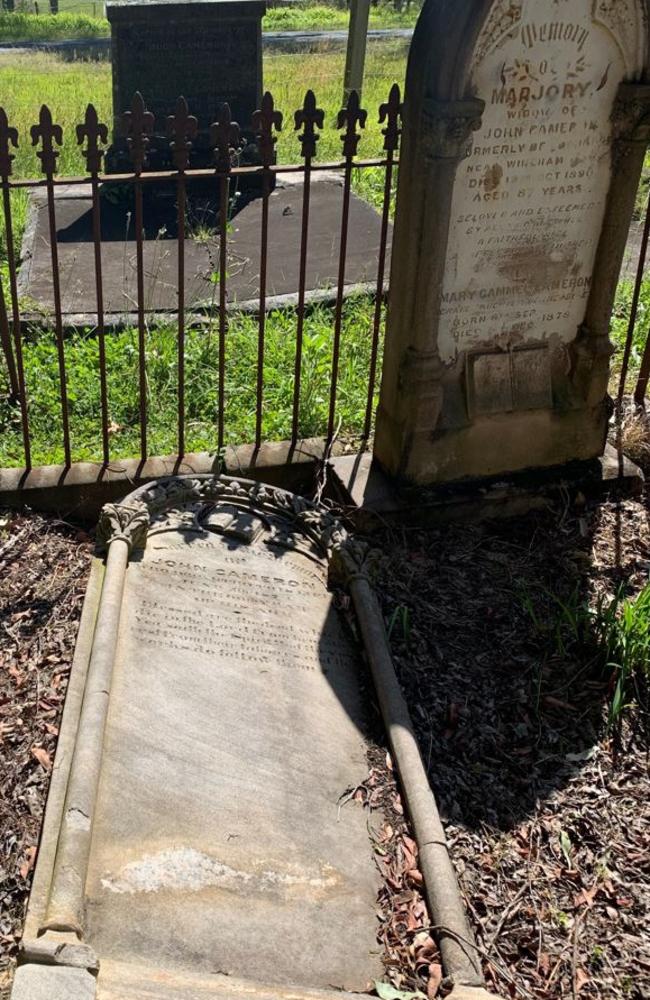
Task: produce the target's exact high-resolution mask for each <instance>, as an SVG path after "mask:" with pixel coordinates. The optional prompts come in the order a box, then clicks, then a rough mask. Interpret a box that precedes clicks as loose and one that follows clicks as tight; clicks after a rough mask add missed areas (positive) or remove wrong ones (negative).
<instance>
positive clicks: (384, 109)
mask: <svg viewBox="0 0 650 1000" xmlns="http://www.w3.org/2000/svg"><path fill="white" fill-rule="evenodd" d="M401 115H402V104H401V100H400V90H399V86H398V85H397V84H396V83H395V84H393V86H392V87H391V91H390V94H389V96H388V101H387V103H386V104H382V105H381V107H380V108H379V123H380V125H381V124H383V123H384V122H386V127H385V128H384V129H382V134H383V136H384V151H385V153H386V167H385V174H384V200H383V203H382V213H381V234H380V237H379V260H378V265H377V292H376V298H375V314H374V317H373V328H372V345H371V349H370V371H369V375H368V398H367V402H366V416H365V420H364V424H363V440H364V441H367V440H368V438H369V437H370V428H371V426H372V407H373V399H374V395H375V380H376V378H377V353H378V350H379V331H380V328H381V314H382V309H383V302H384V274H385V271H386V245H387V242H388V222H389V218H390V200H391V195H392V190H393V164H394V160H395V153H396V152H397V150H398V148H399V139H400V135H401V129H400V119H401Z"/></svg>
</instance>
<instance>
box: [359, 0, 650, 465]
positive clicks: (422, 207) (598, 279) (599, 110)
mask: <svg viewBox="0 0 650 1000" xmlns="http://www.w3.org/2000/svg"><path fill="white" fill-rule="evenodd" d="M648 47H649V46H648V15H647V9H646V3H645V0H616V2H610V0H572V2H568V0H565V2H563V3H561V4H559V5H558V4H557V2H554V0H496V2H495V0H489V2H488V0H480V2H476V0H459V2H458V3H456V4H454V5H450V4H448V3H446V2H444V0H427V2H426V4H425V6H424V8H423V11H422V14H421V16H420V19H419V22H418V25H417V27H416V30H415V35H414V39H413V43H412V47H411V53H410V57H409V67H408V73H407V82H406V92H405V128H404V138H403V146H402V152H401V156H400V177H399V186H398V196H397V211H396V220H395V237H394V245H395V251H394V253H393V258H392V261H393V263H392V271H391V281H390V288H391V308H390V311H389V317H388V327H387V334H386V346H385V357H384V367H383V384H382V389H381V396H380V406H379V413H378V420H377V433H376V443H375V457H376V459H377V460H378V463H379V465H380V466H381V467H383V468H384V469H385V470H386V471H388V472H389V473H391V474H392V475H394V476H398V477H399V478H401V479H403V480H406V481H407V482H410V483H415V484H420V485H426V484H432V483H444V482H454V481H457V480H460V479H463V478H466V477H488V476H500V475H503V474H506V473H516V472H518V471H521V470H524V469H527V468H532V467H547V468H548V467H553V466H560V465H563V464H564V463H568V462H570V461H572V460H578V461H586V460H590V459H594V458H596V457H597V456H600V455H601V454H602V453H603V449H604V446H605V441H606V434H607V427H608V419H609V415H610V412H611V403H610V400H609V398H608V396H607V386H608V375H609V359H610V356H611V353H612V348H611V344H610V341H609V325H610V319H611V313H612V307H613V302H614V297H615V293H616V286H617V280H618V274H619V270H620V266H621V263H622V259H623V254H624V247H625V242H626V237H627V233H628V229H629V224H630V221H631V218H632V214H633V210H634V204H635V196H636V192H637V186H638V181H639V177H640V174H641V169H642V165H643V160H644V156H645V151H646V148H647V141H648V136H649V134H650V86H648V85H647V79H648V77H647V70H648Z"/></svg>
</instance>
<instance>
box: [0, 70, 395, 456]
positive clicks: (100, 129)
mask: <svg viewBox="0 0 650 1000" xmlns="http://www.w3.org/2000/svg"><path fill="white" fill-rule="evenodd" d="M190 110H191V109H189V108H188V106H187V103H186V101H185V99H184V98H182V97H180V98H179V99H178V101H177V104H176V108H175V113H174V114H173V115H171V116H170V117H169V118H168V119H167V137H166V141H167V142H168V147H169V151H170V157H171V161H170V163H171V169H169V170H167V171H165V170H162V171H161V170H156V171H151V170H148V163H147V154H148V150H149V146H150V143H151V142H152V140H153V137H154V116H153V115H152V114H151V113H150V112H149V111H148V110H147V108H146V107H145V103H144V100H143V98H142V96H141V95H140V94H136V95H135V97H134V99H133V103H132V107H131V109H130V111H128V112H126V113H125V114H124V115H123V128H124V138H125V140H126V148H127V150H128V157H129V160H130V165H131V170H130V172H128V173H109V174H107V173H105V172H103V170H104V166H105V163H104V159H105V155H106V151H107V148H108V143H109V130H108V127H107V126H106V125H105V124H103V123H102V122H100V121H99V119H98V116H97V113H96V111H95V108H94V107H93V105H89V106H88V108H87V110H86V115H85V120H84V121H83V122H82V123H80V124H79V125H78V126H77V127H76V134H75V137H74V138H75V139H76V142H77V143H78V144H79V146H80V147H81V148H82V153H83V156H84V158H85V162H86V166H87V174H86V176H82V177H60V176H58V175H57V160H58V157H59V150H60V147H61V146H62V144H63V140H64V135H63V131H62V129H61V127H60V125H58V124H57V123H56V122H55V121H54V120H53V118H52V114H51V112H50V110H49V109H48V107H47V106H43V107H42V108H41V112H40V116H39V120H38V123H37V124H35V125H34V126H32V128H31V131H30V136H29V139H30V140H31V143H32V144H33V146H35V147H36V148H37V156H38V158H39V160H40V163H41V166H42V172H43V177H42V178H32V179H21V178H15V177H14V176H13V170H12V165H13V161H14V159H15V153H14V151H15V150H16V149H17V148H18V144H19V142H24V141H26V139H27V137H26V136H19V134H18V131H17V130H16V129H15V128H14V127H12V125H11V122H10V121H9V120H8V118H7V115H6V113H5V111H4V110H3V109H1V108H0V185H1V187H2V211H3V216H4V227H5V240H6V255H7V260H6V264H7V270H8V282H7V291H8V298H9V300H10V301H9V302H7V294H6V293H5V290H4V289H3V288H2V285H1V284H0V341H1V346H2V350H3V353H4V357H5V361H6V366H7V373H8V379H9V382H10V386H11V392H12V394H13V396H14V399H15V401H16V403H17V405H18V406H19V407H20V415H21V424H22V440H23V449H24V460H25V466H26V467H27V468H28V469H29V468H31V466H32V458H31V452H32V442H31V437H30V404H29V399H28V396H27V392H26V385H25V372H24V366H23V352H22V340H21V329H22V327H23V322H22V318H21V303H20V300H19V290H18V282H17V264H18V262H17V249H16V247H15V242H14V226H13V221H12V203H11V192H12V191H15V190H18V189H32V190H33V189H36V188H40V189H41V190H42V189H45V192H46V198H47V218H48V225H49V244H50V253H51V276H52V293H53V322H52V325H53V334H54V337H55V340H56V348H57V359H58V385H59V395H60V412H61V428H62V438H63V440H62V450H63V454H64V456H65V464H66V465H67V466H69V465H71V463H72V461H73V458H74V454H73V441H71V434H70V419H69V414H70V407H69V386H68V376H67V373H66V351H65V329H64V325H65V324H64V316H63V313H62V304H61V284H60V269H59V259H58V248H57V220H56V200H55V193H56V189H57V186H59V185H66V186H68V187H69V186H74V185H88V184H90V189H91V192H92V234H93V236H92V244H93V253H94V280H95V287H96V336H97V339H98V369H99V370H98V372H97V377H98V379H99V389H100V392H99V396H100V414H99V426H100V428H101V453H102V456H103V461H104V463H108V462H110V460H111V448H110V434H109V426H110V423H109V422H110V417H109V394H110V371H108V369H107V361H106V338H107V336H110V329H109V328H108V324H107V321H106V315H105V309H104V284H103V272H102V250H103V247H102V228H101V223H102V211H103V208H104V206H103V204H102V200H101V198H100V189H102V188H103V187H105V186H108V185H116V184H120V185H129V186H130V188H131V189H132V192H133V202H134V206H135V207H134V228H135V244H136V272H137V334H138V372H139V384H138V387H137V392H138V407H139V418H138V419H139V437H140V456H139V457H140V458H141V459H142V460H143V461H144V460H145V459H147V458H148V457H149V445H148V437H147V428H148V418H149V413H148V401H147V366H146V336H147V316H146V314H145V288H144V277H145V275H144V260H143V245H144V239H145V231H144V225H145V221H144V211H145V209H144V202H143V192H144V189H145V187H146V186H147V185H149V184H159V183H160V182H161V181H166V182H168V183H172V184H175V185H176V201H177V212H178V222H177V225H178V235H177V243H178V274H177V294H178V305H177V308H175V309H174V312H173V316H174V320H175V324H176V326H177V331H178V355H177V377H178V383H177V385H178V388H177V393H178V411H177V413H178V416H177V443H178V455H179V456H183V455H184V454H185V447H186V446H185V440H186V439H185V432H186V412H185V388H186V383H185V361H186V322H187V319H186V315H187V314H186V303H185V284H186V281H185V235H186V200H187V188H188V184H189V183H190V182H192V181H194V180H198V179H201V180H202V182H203V183H205V182H206V181H212V182H213V183H214V185H215V190H216V192H217V194H218V202H219V207H220V210H219V213H218V238H219V253H218V288H219V297H218V340H219V355H218V356H219V367H218V392H217V400H218V404H217V412H216V413H215V444H216V445H217V447H218V449H222V448H223V447H224V442H225V436H226V426H225V422H226V377H225V375H226V356H227V351H228V316H229V312H228V291H227V289H228V205H229V194H230V190H231V185H232V184H233V183H234V182H235V181H236V179H237V178H241V177H244V176H247V177H248V178H249V179H250V178H251V177H257V178H258V182H259V183H260V191H261V194H260V197H261V199H262V212H261V224H260V233H259V239H260V244H259V246H260V249H259V261H260V272H259V274H260V278H259V308H258V310H257V315H258V345H257V372H255V373H252V376H251V377H252V378H254V379H255V381H256V414H255V442H254V443H255V445H256V446H257V447H259V446H260V445H261V444H262V415H263V411H264V391H265V386H264V359H265V332H266V321H267V299H266V296H267V283H266V275H267V262H268V245H269V212H268V207H269V197H270V194H271V192H272V188H273V178H274V174H276V173H278V172H280V171H281V172H283V173H294V174H298V175H299V176H300V179H301V180H302V184H303V188H302V190H303V196H302V225H301V237H300V246H299V247H297V248H295V250H296V252H297V253H298V254H299V282H298V294H297V307H296V316H297V320H296V337H295V364H294V371H293V411H292V441H293V442H294V443H295V442H297V441H298V439H299V436H300V404H301V371H302V360H303V350H304V326H305V311H306V273H307V260H308V255H309V227H310V193H311V180H312V175H313V173H314V172H315V171H335V172H338V173H339V174H340V175H342V183H343V191H342V202H341V205H342V208H341V218H340V230H339V232H338V233H334V234H332V235H333V237H335V238H336V239H337V240H338V245H339V261H338V282H337V287H336V290H335V299H334V302H335V307H334V314H333V316H334V318H333V325H334V329H333V350H332V358H331V379H330V386H329V406H328V418H327V432H326V436H327V440H328V441H331V440H332V438H333V435H334V432H335V426H336V417H337V386H338V377H339V359H340V350H341V336H342V329H343V328H342V315H343V313H342V310H343V302H344V295H345V289H346V254H347V244H348V227H349V213H350V198H351V190H352V177H353V171H356V170H363V169H366V168H375V169H376V168H381V169H382V170H383V171H384V185H383V203H382V206H381V211H380V222H379V225H380V229H381V236H380V246H379V252H378V259H377V275H376V289H375V307H374V320H373V323H372V329H371V330H370V331H369V336H370V337H371V347H370V364H369V371H368V382H367V389H366V394H367V399H366V404H365V420H364V427H363V437H364V438H366V439H367V438H368V437H369V435H370V433H371V424H372V412H373V397H374V392H375V382H376V376H377V364H378V349H379V343H380V326H381V318H382V303H383V300H384V298H385V276H386V262H387V242H388V234H389V225H390V210H391V198H392V194H393V187H394V184H393V181H394V173H395V167H396V165H397V162H398V161H397V153H398V146H399V138H400V134H401V111H402V108H401V103H400V92H399V87H398V86H397V85H395V86H393V88H392V89H391V91H390V94H389V96H388V100H387V101H386V103H385V104H382V105H381V107H380V109H379V122H380V124H381V125H382V126H383V128H382V134H383V156H381V157H379V158H375V159H362V158H360V157H359V156H358V148H359V143H360V140H361V136H362V129H363V128H364V127H365V125H366V120H367V112H366V111H365V110H364V109H363V108H361V107H360V103H359V97H358V95H357V93H356V92H352V94H351V95H350V97H349V99H348V102H347V106H346V107H344V108H342V109H341V111H340V112H339V113H338V119H337V123H336V124H337V127H338V129H339V130H340V131H341V133H342V134H341V143H342V158H341V159H340V160H339V161H336V162H328V163H321V162H316V161H315V156H316V148H317V142H318V138H319V130H321V129H322V128H323V126H324V112H323V111H322V110H321V109H320V108H319V107H318V105H317V101H316V98H315V96H314V94H313V92H312V91H311V90H310V91H307V94H306V96H305V99H304V103H303V106H302V108H300V109H299V110H298V111H296V112H295V114H294V116H293V127H294V129H295V131H296V132H297V133H298V140H299V143H300V148H301V162H300V163H298V164H290V165H282V166H280V165H277V164H276V162H275V161H276V156H275V145H276V142H277V133H278V131H279V130H280V129H281V128H282V127H283V116H282V114H281V113H280V112H279V111H278V110H276V108H275V106H274V100H273V97H272V95H271V94H270V93H266V94H265V95H264V98H263V100H262V103H261V106H260V108H259V110H258V111H256V112H255V114H254V115H253V120H252V122H251V129H250V130H251V131H252V134H253V135H254V136H255V138H256V142H257V148H258V150H259V162H258V164H257V165H256V166H240V165H238V159H237V150H238V146H239V143H240V127H239V125H238V124H237V123H236V122H234V121H232V119H231V112H230V108H229V106H228V105H227V104H224V105H223V106H222V109H221V111H220V113H219V116H218V119H217V121H216V122H215V123H214V124H213V125H212V127H211V130H210V141H211V156H212V162H213V166H211V167H209V168H201V169H196V168H193V167H191V166H190V155H191V152H192V147H193V140H194V138H195V137H196V134H197V120H196V118H195V117H193V116H192V115H191V113H190ZM159 138H160V137H157V141H159ZM286 252H287V253H292V252H294V248H291V247H288V248H287V251H286ZM242 443H244V442H242ZM132 457H137V456H132Z"/></svg>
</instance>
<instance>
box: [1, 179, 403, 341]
mask: <svg viewBox="0 0 650 1000" xmlns="http://www.w3.org/2000/svg"><path fill="white" fill-rule="evenodd" d="M294 176H295V175H287V176H285V177H284V178H283V177H282V176H281V177H280V180H279V183H278V185H277V187H276V188H275V190H274V191H273V193H272V194H271V196H270V199H269V249H268V263H267V302H268V306H269V307H272V306H273V305H284V304H292V302H295V300H296V297H297V293H298V284H299V280H298V276H299V264H300V241H301V226H302V203H303V185H302V183H296V182H295V180H294V179H293V177H294ZM315 178H317V179H314V178H312V190H311V204H310V216H309V219H310V222H309V252H308V261H307V280H306V288H307V292H308V295H312V296H313V294H314V293H315V294H316V295H320V296H323V297H326V298H327V297H330V298H333V297H334V295H335V291H336V287H337V281H338V267H339V248H340V234H341V212H342V203H343V186H342V180H341V178H340V177H338V176H335V177H331V176H330V177H319V175H318V174H316V175H315ZM170 190H171V189H170ZM161 202H163V204H161V205H160V206H159V207H158V208H154V210H152V211H146V212H145V243H144V270H145V293H144V301H145V310H146V311H147V312H149V313H151V312H154V313H155V312H168V311H173V310H175V309H176V308H177V307H178V279H177V274H178V241H177V239H175V238H174V237H175V233H176V209H175V201H174V198H173V197H169V198H168V199H161ZM261 217H262V199H261V198H255V199H253V200H251V201H249V202H248V203H247V204H246V205H245V206H244V207H243V208H242V209H241V211H239V212H237V214H236V215H234V217H233V218H232V222H231V227H230V231H229V234H228V267H227V283H226V289H227V298H228V303H229V305H230V306H236V305H243V306H244V307H246V306H248V307H257V305H258V301H259V287H260V247H261ZM56 221H57V246H58V254H59V270H60V276H61V296H62V310H63V313H64V318H65V319H66V321H67V323H68V324H74V323H76V322H80V321H83V317H86V321H87V322H92V321H93V317H96V313H97V297H96V296H97V292H96V284H95V267H94V257H93V242H92V201H91V194H90V188H89V187H88V186H70V187H68V188H65V187H62V188H60V189H59V190H58V193H57V196H56ZM207 223H210V224H211V225H212V226H214V224H215V218H214V214H213V213H212V211H211V209H210V208H208V209H207V210H205V212H204V210H203V209H200V210H197V211H196V213H195V215H194V216H192V214H190V218H189V220H188V227H189V228H188V232H189V233H191V235H190V238H188V239H186V240H185V273H186V284H185V297H186V308H187V309H188V310H197V311H200V310H202V309H207V308H210V307H214V305H215V303H218V301H219V285H218V282H217V281H216V280H215V279H216V274H217V271H218V268H219V244H218V240H216V239H214V238H213V237H212V236H211V233H210V230H209V228H208V227H207ZM133 225H134V224H133V211H132V207H131V206H129V205H116V204H112V203H110V202H108V201H106V200H105V199H102V270H103V283H104V303H105V312H106V314H107V317H108V318H109V320H110V318H111V317H116V316H124V315H129V314H130V315H133V314H134V313H135V312H136V310H137V270H136V244H135V234H134V228H133ZM380 230H381V219H380V216H379V214H378V213H377V212H376V211H375V210H374V209H373V208H372V206H370V205H369V204H367V202H365V201H363V200H362V199H361V198H359V197H357V196H356V195H354V194H353V195H352V198H351V204H350V221H349V234H348V247H347V266H346V288H347V289H348V291H349V290H351V289H353V288H357V287H358V286H368V289H369V290H374V289H375V288H376V283H377V262H378V255H379V244H380ZM388 259H390V233H389V247H388ZM23 261H24V263H23V266H22V269H21V272H20V294H21V296H22V297H23V299H24V302H25V309H24V314H25V316H26V317H27V318H29V317H30V316H31V317H32V318H33V317H35V316H38V315H40V316H42V315H43V314H44V313H45V314H46V315H47V314H50V313H51V312H52V311H53V308H54V296H53V288H52V262H51V249H50V239H49V227H48V213H47V202H46V198H45V195H44V193H42V192H38V193H36V194H35V195H34V196H33V200H32V206H31V213H30V221H29V224H28V229H27V233H26V236H25V240H24V243H23ZM388 273H389V269H388V266H387V269H386V274H388Z"/></svg>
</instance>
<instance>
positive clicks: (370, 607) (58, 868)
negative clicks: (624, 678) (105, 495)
mask: <svg viewBox="0 0 650 1000" xmlns="http://www.w3.org/2000/svg"><path fill="white" fill-rule="evenodd" d="M201 503H226V504H229V505H234V506H237V507H240V508H242V509H244V510H246V511H249V512H251V513H257V514H259V515H261V516H263V517H264V516H265V515H266V516H267V517H269V516H270V517H274V518H276V519H278V518H279V519H281V520H286V522H287V524H288V526H289V528H290V531H289V538H288V541H287V544H288V545H289V547H290V546H291V535H292V534H294V533H295V535H296V536H303V537H305V536H306V537H307V538H308V539H310V540H311V542H312V543H313V544H314V545H315V546H316V548H317V551H318V552H319V553H320V554H321V555H322V557H323V558H324V559H325V560H327V563H328V567H329V576H330V582H331V583H332V584H335V585H337V586H341V587H344V588H345V589H346V590H347V591H348V592H349V594H350V596H351V598H352V602H353V605H354V609H355V613H356V616H357V620H358V623H359V627H360V632H361V635H362V638H363V643H364V648H365V653H366V656H367V660H368V663H369V666H370V669H371V673H372V677H373V682H374V685H375V688H376V691H377V695H378V700H379V703H380V707H381V711H382V716H383V719H384V723H385V726H386V730H387V732H388V736H389V739H390V744H391V747H392V751H393V755H394V758H395V761H396V765H397V771H398V774H399V778H400V782H401V786H402V790H403V793H404V797H405V799H406V803H407V807H408V810H409V814H410V816H411V820H412V823H413V827H414V832H415V836H416V838H417V841H418V845H419V851H420V867H421V870H422V874H423V877H424V881H425V887H426V893H427V898H428V902H429V909H430V915H431V919H432V930H433V931H434V932H435V934H436V937H437V939H438V941H439V945H440V950H441V955H442V961H443V966H444V971H445V974H446V976H447V979H448V981H449V982H450V984H453V987H454V988H453V991H452V994H451V995H452V996H453V997H454V998H455V1000H481V998H482V997H487V996H488V994H487V993H486V992H485V988H484V987H485V983H484V979H483V975H482V972H481V963H480V958H479V953H478V949H477V947H476V943H475V940H474V937H473V934H472V931H471V929H470V927H469V924H468V921H467V917H466V913H465V907H464V904H463V901H462V898H461V895H460V890H459V887H458V882H457V880H456V875H455V872H454V868H453V865H452V863H451V859H450V856H449V851H448V847H447V842H446V838H445V833H444V829H443V827H442V823H441V821H440V816H439V813H438V809H437V806H436V802H435V798H434V796H433V793H432V791H431V787H430V785H429V781H428V777H427V774H426V771H425V769H424V765H423V762H422V758H421V756H420V752H419V748H418V745H417V740H416V737H415V732H414V729H413V725H412V721H411V718H410V714H409V710H408V707H407V705H406V702H405V700H404V697H403V695H402V692H401V688H400V685H399V681H398V679H397V675H396V673H395V668H394V665H393V662H392V657H391V653H390V647H389V643H388V638H387V635H386V630H385V626H384V621H383V616H382V612H381V609H380V606H379V602H378V599H377V596H376V594H375V593H374V590H373V588H372V585H371V582H370V578H369V569H370V566H371V564H372V550H371V549H369V547H368V546H367V545H366V544H365V543H364V542H361V541H359V540H358V539H355V538H354V537H353V536H351V535H350V534H349V533H348V532H347V531H346V529H345V528H344V526H343V525H342V524H341V522H340V521H339V520H338V519H337V518H336V517H335V516H334V514H333V513H332V512H331V511H329V510H327V509H325V508H323V507H321V506H318V505H315V504H313V503H311V502H309V501H307V500H305V499H304V498H302V497H299V496H296V495H294V494H292V493H288V492H286V491H285V490H281V489H276V488H273V487H269V486H266V485H264V484H260V483H255V482H251V481H247V480H242V479H235V478H232V477H229V476H212V475H204V476H189V477H173V478H170V479H166V480H159V481H157V482H155V483H153V484H149V485H146V486H143V487H141V488H139V489H137V490H136V491H134V492H133V493H131V494H130V495H129V496H128V497H127V498H126V499H125V500H124V502H123V503H119V504H109V505H107V506H106V507H104V509H103V511H102V515H101V518H100V522H99V526H98V531H97V542H98V547H99V548H100V550H101V551H104V552H106V569H105V574H104V580H103V585H102V592H101V598H100V600H99V608H98V613H97V620H96V626H95V632H94V637H93V642H92V649H91V653H90V660H89V666H88V676H87V681H86V687H85V691H84V696H83V704H82V708H81V713H80V717H79V725H78V730H77V739H76V743H75V748H74V755H73V758H72V763H71V766H70V773H69V777H68V782H67V791H66V797H65V806H64V809H63V815H62V819H61V826H60V833H59V838H58V845H57V850H56V859H55V861H54V865H53V871H52V877H51V881H50V887H49V897H48V901H47V907H46V910H45V915H44V918H43V919H42V921H41V922H40V926H39V936H38V940H37V941H36V942H33V941H25V942H24V944H23V953H24V958H25V959H26V960H27V961H28V962H38V963H41V964H47V965H58V966H68V967H76V969H75V973H76V971H77V970H78V969H79V968H80V967H81V968H82V969H87V970H89V971H92V972H93V973H95V974H96V973H97V970H98V969H99V966H100V957H99V956H96V955H95V954H94V953H93V951H92V948H91V947H89V946H87V945H84V944H83V941H84V937H85V927H84V925H85V913H84V885H85V879H86V871H87V866H88V859H89V854H90V844H91V836H92V821H93V815H94V811H95V804H96V795H97V787H98V782H99V776H100V769H101V762H102V744H103V733H104V727H105V723H106V716H107V712H108V704H109V699H110V689H111V677H112V671H113V663H114V659H115V651H116V644H117V635H118V630H119V624H120V611H121V605H122V600H123V596H124V586H125V580H126V572H127V567H128V562H129V558H130V556H131V554H132V553H133V552H135V551H136V550H137V549H139V548H144V547H145V546H146V543H147V533H148V531H149V528H150V527H151V526H153V525H155V523H156V521H157V520H158V519H159V518H161V516H163V515H165V514H168V513H169V512H170V511H173V510H174V509H176V508H179V507H184V506H186V505H188V504H201ZM181 530H201V529H200V528H197V529H192V527H191V526H190V527H189V529H188V528H187V527H185V528H183V529H181ZM30 968H32V969H34V968H35V967H34V966H31V967H30ZM27 971H28V968H27V967H25V968H24V969H23V970H22V972H23V973H27ZM72 971H73V970H72V969H70V972H72ZM27 978H28V977H26V976H25V975H23V976H22V977H21V976H20V975H19V977H18V978H17V988H15V989H14V993H13V995H12V996H13V1000H32V996H33V994H32V992H31V991H30V989H29V987H28V989H27V990H26V991H25V989H24V986H23V985H21V986H20V988H18V985H19V981H20V983H21V984H26V983H27ZM73 995H74V994H73Z"/></svg>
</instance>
